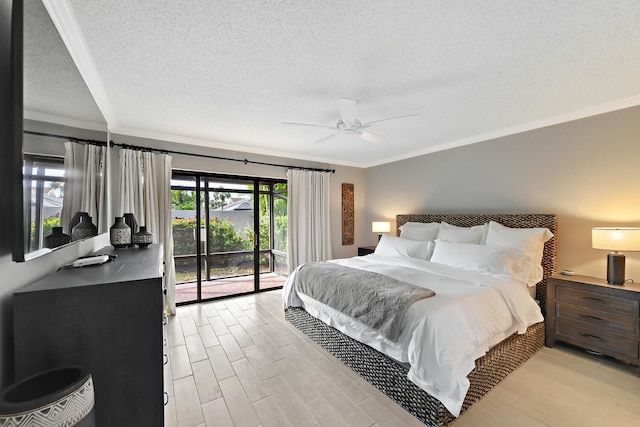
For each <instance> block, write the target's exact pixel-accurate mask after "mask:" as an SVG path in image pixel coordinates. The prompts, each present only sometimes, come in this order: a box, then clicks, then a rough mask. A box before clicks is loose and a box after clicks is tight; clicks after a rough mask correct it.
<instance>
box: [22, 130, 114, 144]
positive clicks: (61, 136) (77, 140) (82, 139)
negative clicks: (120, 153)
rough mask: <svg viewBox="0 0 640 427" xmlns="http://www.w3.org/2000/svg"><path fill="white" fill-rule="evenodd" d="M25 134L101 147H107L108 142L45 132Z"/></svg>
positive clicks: (27, 132) (29, 131) (25, 131)
mask: <svg viewBox="0 0 640 427" xmlns="http://www.w3.org/2000/svg"><path fill="white" fill-rule="evenodd" d="M22 132H23V133H26V134H28V135H36V136H46V137H49V138H58V139H66V140H69V141H72V142H80V143H84V144H89V145H99V146H101V147H106V146H107V141H98V140H97V139H84V138H76V137H74V136H64V135H56V134H53V133H44V132H34V131H31V130H24V131H22Z"/></svg>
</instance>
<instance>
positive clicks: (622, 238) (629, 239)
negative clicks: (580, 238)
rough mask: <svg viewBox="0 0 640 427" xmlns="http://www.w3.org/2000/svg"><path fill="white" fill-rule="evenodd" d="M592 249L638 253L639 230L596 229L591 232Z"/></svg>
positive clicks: (639, 246)
mask: <svg viewBox="0 0 640 427" xmlns="http://www.w3.org/2000/svg"><path fill="white" fill-rule="evenodd" d="M591 245H592V246H593V248H594V249H607V250H610V251H640V228H632V227H596V228H594V229H592V230H591Z"/></svg>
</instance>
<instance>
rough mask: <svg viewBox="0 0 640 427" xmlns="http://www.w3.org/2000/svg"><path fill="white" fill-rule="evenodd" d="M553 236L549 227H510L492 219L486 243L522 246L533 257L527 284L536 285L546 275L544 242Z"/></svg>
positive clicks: (525, 252) (523, 250)
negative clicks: (544, 268) (544, 270)
mask: <svg viewBox="0 0 640 427" xmlns="http://www.w3.org/2000/svg"><path fill="white" fill-rule="evenodd" d="M552 237H553V233H551V231H549V230H548V229H547V228H510V227H506V226H504V225H502V224H499V223H497V222H495V221H491V222H490V223H489V231H488V232H487V241H486V243H487V245H501V246H514V247H517V248H520V249H521V250H522V252H524V254H525V255H527V256H528V257H530V259H531V265H530V267H529V273H528V278H527V284H528V285H529V286H535V285H536V284H537V283H538V282H539V281H540V280H542V277H543V275H544V272H543V270H542V253H543V251H544V244H545V242H547V241H548V240H549V239H551V238H552Z"/></svg>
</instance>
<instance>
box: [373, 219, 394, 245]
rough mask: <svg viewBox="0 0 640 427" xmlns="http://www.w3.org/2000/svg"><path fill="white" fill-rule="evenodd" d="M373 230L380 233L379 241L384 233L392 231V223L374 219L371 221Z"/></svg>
mask: <svg viewBox="0 0 640 427" xmlns="http://www.w3.org/2000/svg"><path fill="white" fill-rule="evenodd" d="M371 231H372V232H374V233H378V242H379V241H380V239H381V238H382V233H388V232H389V231H391V223H390V222H385V221H374V222H372V223H371Z"/></svg>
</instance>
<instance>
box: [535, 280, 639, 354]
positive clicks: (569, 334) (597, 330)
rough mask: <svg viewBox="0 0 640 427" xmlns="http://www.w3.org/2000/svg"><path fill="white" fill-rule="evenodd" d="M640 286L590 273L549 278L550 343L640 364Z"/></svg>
mask: <svg viewBox="0 0 640 427" xmlns="http://www.w3.org/2000/svg"><path fill="white" fill-rule="evenodd" d="M639 329H640V285H639V284H635V283H625V284H624V286H621V285H610V284H608V283H607V282H606V280H604V279H597V278H595V277H588V276H552V277H550V278H549V279H547V318H546V345H547V346H548V347H551V346H553V344H554V343H555V342H556V341H564V342H567V343H569V344H573V345H577V346H580V347H583V348H585V349H588V350H592V351H595V352H598V353H602V354H606V355H608V356H612V357H615V358H617V359H620V360H622V361H625V362H627V363H632V364H634V365H640V333H639Z"/></svg>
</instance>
